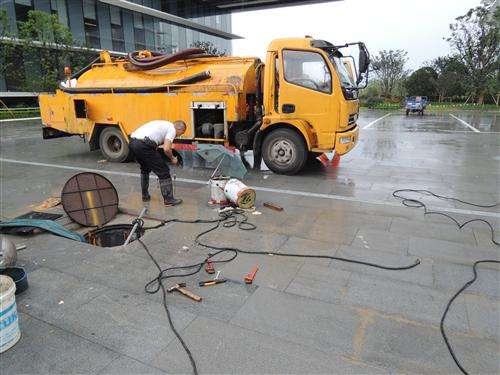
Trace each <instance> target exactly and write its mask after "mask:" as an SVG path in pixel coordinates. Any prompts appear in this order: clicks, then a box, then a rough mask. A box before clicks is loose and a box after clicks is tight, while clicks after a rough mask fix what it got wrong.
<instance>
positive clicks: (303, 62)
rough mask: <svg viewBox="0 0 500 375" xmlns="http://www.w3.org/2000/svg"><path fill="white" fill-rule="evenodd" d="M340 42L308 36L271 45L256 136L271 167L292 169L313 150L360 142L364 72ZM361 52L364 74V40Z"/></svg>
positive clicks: (341, 148) (349, 146) (338, 148)
mask: <svg viewBox="0 0 500 375" xmlns="http://www.w3.org/2000/svg"><path fill="white" fill-rule="evenodd" d="M345 46H347V45H344V46H341V47H345ZM341 47H336V46H334V45H332V44H330V43H328V42H325V41H322V40H315V39H312V38H307V37H306V38H294V39H278V40H275V41H273V42H272V43H271V44H270V45H269V48H268V50H267V57H266V64H265V74H264V76H265V80H264V89H263V93H264V95H263V107H264V113H263V122H262V127H261V129H260V130H259V134H258V138H262V147H261V152H262V156H263V158H264V161H265V162H266V165H267V166H268V167H269V168H270V169H271V170H273V171H276V172H279V173H285V174H293V173H296V172H298V171H299V170H301V169H302V168H303V167H304V165H305V163H306V161H307V158H308V156H309V154H311V153H313V154H314V153H325V152H331V151H335V152H336V153H337V154H339V155H343V154H345V153H347V152H349V151H350V150H352V148H353V147H354V146H355V145H356V143H357V140H358V133H359V128H358V126H357V124H356V121H357V118H358V113H359V101H358V95H357V94H358V83H359V82H360V81H361V80H362V79H363V77H361V79H360V80H359V81H358V77H355V74H354V72H355V71H356V70H355V67H353V65H352V63H351V60H350V59H346V58H345V57H344V56H342V54H341V53H340V52H339V50H340V48H341ZM361 55H363V57H362V58H360V62H361V64H362V66H360V73H359V74H361V75H365V74H366V73H367V68H368V53H367V51H366V48H365V47H364V45H363V44H361V48H360V56H361ZM349 68H350V69H349ZM258 144H259V142H257V145H258ZM255 148H258V147H255ZM256 151H257V152H258V150H255V149H254V152H256Z"/></svg>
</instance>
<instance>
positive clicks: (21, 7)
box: [15, 0, 34, 22]
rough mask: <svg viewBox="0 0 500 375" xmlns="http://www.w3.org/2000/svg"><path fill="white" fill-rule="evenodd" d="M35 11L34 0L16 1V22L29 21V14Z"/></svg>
mask: <svg viewBox="0 0 500 375" xmlns="http://www.w3.org/2000/svg"><path fill="white" fill-rule="evenodd" d="M33 9H34V8H33V1H32V0H15V11H16V21H18V22H26V21H27V20H28V12H29V11H30V10H33Z"/></svg>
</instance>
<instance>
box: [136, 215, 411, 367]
mask: <svg viewBox="0 0 500 375" xmlns="http://www.w3.org/2000/svg"><path fill="white" fill-rule="evenodd" d="M136 222H137V223H139V226H140V228H138V229H139V230H140V229H141V228H142V229H154V228H159V227H161V226H163V225H165V224H167V223H187V224H214V226H212V227H210V228H209V229H207V230H205V231H203V232H201V233H199V234H198V235H197V236H196V238H195V243H196V244H197V245H200V246H202V247H205V248H208V249H213V250H217V251H216V252H213V253H209V255H208V256H207V257H206V258H205V259H204V260H203V261H202V262H199V263H195V264H191V265H187V266H175V267H169V268H165V269H162V268H161V266H160V264H159V263H158V261H157V260H156V259H155V258H154V256H153V255H152V254H151V252H150V251H149V249H148V247H147V246H146V245H145V244H144V242H142V241H141V240H140V239H138V242H139V243H140V244H141V245H142V247H143V248H144V250H145V251H146V253H147V254H148V256H149V257H150V258H151V260H152V261H153V263H154V264H155V266H156V268H158V271H159V273H158V275H157V276H156V277H155V278H154V279H153V280H151V281H149V282H148V283H147V284H146V285H145V287H144V289H145V291H146V293H149V294H154V293H157V292H158V291H159V290H160V289H161V290H162V295H163V306H164V308H165V312H166V314H167V318H168V322H169V325H170V328H171V329H172V331H173V332H174V334H175V336H176V337H177V339H178V340H179V342H180V343H181V345H182V347H183V348H184V350H185V352H186V354H187V355H188V357H189V361H190V362H191V367H192V369H193V373H194V374H198V369H197V367H196V362H195V360H194V358H193V355H192V354H191V351H190V350H189V348H188V347H187V345H186V343H185V342H184V340H183V339H182V337H181V335H180V334H179V332H178V331H177V330H176V328H175V326H174V324H173V321H172V317H171V315H170V310H169V309H168V305H167V295H166V289H165V286H164V284H163V281H164V280H166V279H169V278H174V277H187V276H192V275H195V274H197V273H198V272H200V271H201V269H202V267H203V265H204V264H206V263H207V262H208V260H212V258H214V257H217V256H218V255H219V254H222V253H225V252H230V253H232V254H231V255H230V256H229V257H228V258H225V259H224V258H223V259H213V260H212V262H213V263H227V262H231V261H232V260H234V259H235V258H236V257H237V256H238V253H242V254H254V255H276V256H285V257H299V258H319V259H333V260H339V261H342V262H349V263H355V264H360V265H363V266H368V267H375V268H380V269H384V270H389V271H402V270H408V269H411V268H414V267H416V266H418V265H419V264H420V260H419V259H417V260H416V261H415V262H414V263H412V264H409V265H405V266H396V267H393V266H384V265H381V264H376V263H371V262H364V261H360V260H355V259H348V258H342V257H336V256H329V255H314V254H291V253H277V252H269V251H246V250H241V249H239V248H236V247H220V246H215V245H210V244H207V243H203V242H201V241H200V238H201V237H202V236H204V235H206V234H208V233H210V232H212V231H214V230H216V229H217V228H219V227H220V226H221V225H222V227H224V228H231V227H235V226H237V227H238V229H240V230H255V229H257V226H256V225H255V224H252V223H249V222H248V217H247V216H246V214H245V211H243V210H241V209H238V208H235V209H230V210H227V211H221V212H220V213H219V218H217V219H211V220H206V219H196V220H181V219H171V220H166V221H164V222H161V223H160V224H158V225H156V226H154V227H149V228H145V227H144V228H143V227H142V225H143V224H144V221H135V220H134V223H136ZM180 270H192V271H189V272H186V273H170V272H172V271H180Z"/></svg>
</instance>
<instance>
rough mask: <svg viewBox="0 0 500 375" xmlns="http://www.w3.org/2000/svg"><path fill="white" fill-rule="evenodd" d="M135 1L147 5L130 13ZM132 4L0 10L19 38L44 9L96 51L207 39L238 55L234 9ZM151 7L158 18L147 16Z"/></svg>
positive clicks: (152, 1)
mask: <svg viewBox="0 0 500 375" xmlns="http://www.w3.org/2000/svg"><path fill="white" fill-rule="evenodd" d="M130 3H135V4H139V5H141V7H137V8H139V9H138V10H137V9H135V10H131V9H128V8H130V6H129V4H130ZM130 3H129V2H126V1H125V2H123V1H122V2H120V1H119V2H117V4H118V6H115V5H110V4H108V3H107V1H101V0H3V1H2V2H1V3H0V8H3V9H5V10H6V12H7V17H8V19H9V27H10V31H11V34H12V35H17V33H18V23H19V22H24V21H26V20H27V18H28V12H29V11H30V10H41V11H45V12H49V13H52V14H56V15H57V17H58V19H59V22H60V23H61V24H63V25H65V26H67V27H68V28H69V29H70V30H71V32H72V34H73V37H74V39H75V40H76V41H78V43H79V44H81V45H85V46H87V47H90V48H95V49H102V50H110V51H114V52H122V53H124V52H130V51H133V50H139V49H150V50H155V51H161V52H165V53H172V52H178V51H180V50H183V49H185V48H189V47H191V46H192V45H193V44H194V43H196V42H203V41H207V42H211V43H212V44H213V45H214V46H215V47H217V49H218V50H219V51H226V54H231V52H232V51H231V35H232V34H230V33H231V13H230V12H229V11H228V10H223V9H222V10H221V9H218V8H216V7H213V6H211V5H208V4H209V3H208V2H205V1H202V0H131V1H130ZM151 9H153V10H155V12H156V14H157V15H158V17H155V16H152V15H150V14H147V13H151V12H150V10H151ZM158 11H159V12H158ZM161 12H163V13H164V14H168V15H173V16H177V17H178V19H177V20H178V21H179V22H173V21H169V20H166V19H164V18H165V17H163V13H161ZM167 18H168V17H167ZM183 20H187V21H188V22H187V23H188V25H183ZM189 21H190V25H189ZM193 23H195V24H193ZM198 25H201V27H198ZM190 26H192V27H190ZM219 31H220V32H219ZM8 86H9V85H8V83H7V82H6V80H5V78H4V77H3V76H1V75H0V92H5V91H9V90H13V89H14V88H10V87H8Z"/></svg>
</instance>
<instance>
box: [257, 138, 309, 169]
mask: <svg viewBox="0 0 500 375" xmlns="http://www.w3.org/2000/svg"><path fill="white" fill-rule="evenodd" d="M307 155H308V152H307V146H306V143H305V142H304V139H303V138H302V137H301V136H300V135H299V134H297V133H296V132H295V131H293V130H291V129H276V130H273V131H272V132H270V133H269V134H268V135H267V136H266V137H265V138H264V142H263V144H262V157H263V159H264V162H265V163H266V165H267V166H268V167H269V169H270V170H272V171H273V172H275V173H279V174H288V175H292V174H296V173H297V172H299V171H300V170H301V169H302V168H304V165H305V164H306V162H307Z"/></svg>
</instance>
